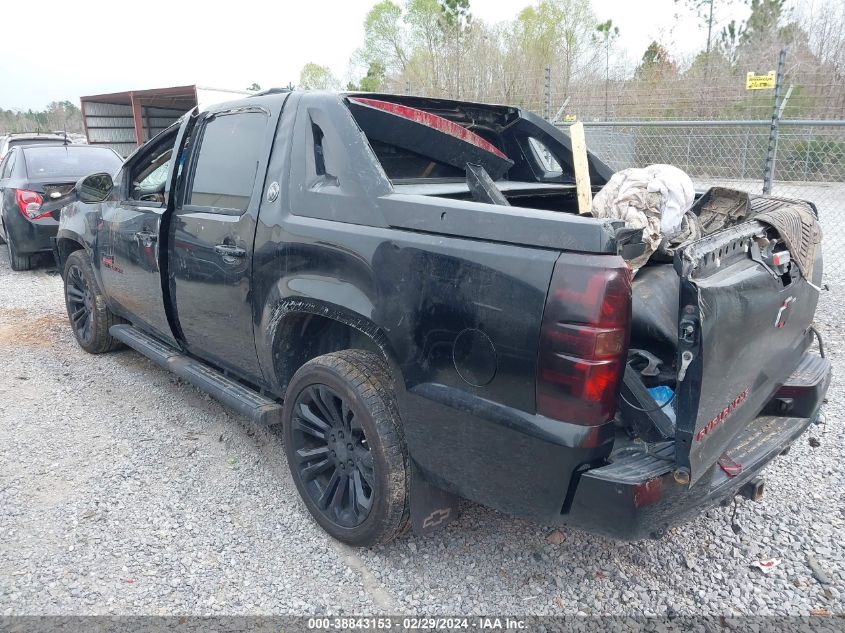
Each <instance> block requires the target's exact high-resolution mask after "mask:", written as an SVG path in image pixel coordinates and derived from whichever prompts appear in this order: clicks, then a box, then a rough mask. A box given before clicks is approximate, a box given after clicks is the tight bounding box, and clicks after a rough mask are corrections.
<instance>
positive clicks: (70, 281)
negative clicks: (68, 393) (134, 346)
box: [62, 250, 123, 354]
mask: <svg viewBox="0 0 845 633" xmlns="http://www.w3.org/2000/svg"><path fill="white" fill-rule="evenodd" d="M63 272H64V274H63V275H62V276H63V277H64V280H65V306H67V316H68V319H70V327H71V329H72V330H73V335H74V336H75V337H76V341H77V343H79V345H80V347H82V349H84V350H85V351H86V352H88V353H89V354H102V353H103V352H109V351H111V350H113V349H116V348H118V347H120V345H121V343H120V341H118V340H117V339H115V338H113V337H112V335H111V334H109V328H110V327H111V326H112V325H115V324H117V323H123V321H122V320H121V319H119V318H118V317H116V316H115V315H114V314H112V312H111V310H109V309H108V307H106V298H105V296H104V295H103V292H102V290H100V287H99V286H98V285H97V278H96V277H95V276H94V269H93V267H92V266H91V262H90V260H89V258H88V255H87V253H86V252H85V251H84V250H78V251H74V252H72V253H71V254H70V255H68V258H67V261H65V267H64V271H63Z"/></svg>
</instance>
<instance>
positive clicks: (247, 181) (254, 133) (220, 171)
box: [187, 110, 269, 215]
mask: <svg viewBox="0 0 845 633" xmlns="http://www.w3.org/2000/svg"><path fill="white" fill-rule="evenodd" d="M268 120H269V117H268V116H267V114H266V113H264V112H263V111H261V110H254V111H246V112H243V111H241V112H235V113H223V114H218V115H215V116H213V118H212V119H211V120H210V121H208V122H207V123H206V124H205V126H204V128H203V130H202V137H201V139H200V147H199V153H198V155H197V157H196V159H195V160H196V162H195V166H194V171H193V176H192V178H191V186H190V191H189V194H188V199H187V206H190V207H202V208H204V209H208V210H210V211H212V212H219V213H227V214H238V215H240V214H241V213H243V212H244V211H246V209H247V207H248V206H249V201H250V198H251V197H252V191H253V187H254V185H255V177H256V173H257V170H258V164H259V160H260V155H261V152H262V148H263V146H264V141H265V136H266V134H267V121H268Z"/></svg>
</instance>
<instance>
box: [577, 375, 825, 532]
mask: <svg viewBox="0 0 845 633" xmlns="http://www.w3.org/2000/svg"><path fill="white" fill-rule="evenodd" d="M830 378H831V371H830V366H829V363H827V369H826V371H825V372H824V375H823V376H822V377H821V380H820V381H819V382H818V383H816V384H813V385H808V386H807V389H806V390H805V393H804V394H803V395H802V396H801V398H800V402H799V404H800V409H801V410H800V412H798V411H796V412H794V413H798V414H799V417H790V416H786V415H760V416H759V417H757V418H756V419H755V420H754V421H753V422H752V423H751V424H750V425H749V426H748V427H747V428H746V429H745V431H743V433H742V434H741V435H740V436H739V437H737V438H736V441H735V442H734V443H733V447H732V448H731V449H730V450H728V451H726V454H727V456H728V457H730V459H731V460H732V461H733V462H735V463H736V464H739V465H741V468H742V470H741V472H739V474H737V475H735V476H730V475H728V474H727V473H726V472H725V471H723V470H722V468H720V467H719V466H718V465H713V466H712V467H711V468H710V470H709V471H708V472H707V473H706V474H705V475H704V476H702V477H701V478H700V479H699V480H698V481H696V482H695V484H694V485H692V486H688V485H682V484H678V483H676V482H675V479H674V477H673V475H672V471H673V468H674V465H675V462H674V451H675V449H674V443H673V442H663V443H662V444H660V445H656V446H652V448H651V454H645V453H640V454H637V455H629V456H626V457H623V458H621V459H619V460H617V461H614V462H613V463H611V464H609V465H607V466H603V467H601V468H596V469H592V470H590V471H588V472H586V473H584V474H583V475H582V476H581V477H580V480H579V481H578V483H577V487H576V490H575V494H574V496H573V499H572V504H571V506H570V507H569V512H567V513H566V514H564V515H562V517H561V519H562V521H563V522H564V523H566V524H568V525H573V526H575V527H580V528H583V529H586V530H589V531H592V532H599V533H602V534H605V535H607V536H611V537H613V538H618V539H623V540H639V539H643V538H647V537H659V536H660V535H662V534H663V533H665V531H666V530H668V529H669V528H670V527H672V526H673V525H676V524H678V523H680V522H681V521H683V520H684V519H686V518H689V517H690V516H692V515H694V514H698V513H700V512H701V511H702V510H704V509H706V508H708V507H711V506H714V505H716V504H718V503H720V502H722V501H724V500H730V499H731V498H732V497H733V496H735V495H736V494H737V493H738V491H739V489H740V488H741V487H742V485H743V484H745V483H746V482H748V481H750V480H752V479H754V478H755V477H756V476H757V475H758V474H759V472H760V471H761V470H762V469H763V468H764V467H765V466H766V464H768V463H769V462H770V461H771V460H772V459H774V458H775V457H776V456H777V455H779V454H780V453H782V452H783V451H784V450H785V449H786V448H787V447H789V445H790V444H792V442H794V441H795V440H796V439H797V438H798V437H799V436H800V435H801V434H802V433H803V432H804V431H805V430H806V429H807V427H808V426H810V424H812V423H813V422H814V421H815V420H816V419H817V418H818V415H819V409H820V408H821V405H822V402H823V400H824V397H825V394H826V393H827V388H828V386H829V384H830ZM793 395H795V394H794V393H793Z"/></svg>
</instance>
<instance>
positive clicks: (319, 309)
mask: <svg viewBox="0 0 845 633" xmlns="http://www.w3.org/2000/svg"><path fill="white" fill-rule="evenodd" d="M302 315H314V316H320V317H324V318H326V319H330V320H332V321H336V322H338V323H341V324H343V325H345V326H346V327H349V328H351V329H353V330H356V331H357V332H359V333H360V334H362V335H364V336H366V337H367V338H368V339H369V340H371V341H372V342H373V344H374V345H375V346H376V347H377V348H378V350H379V351H380V352H381V355H382V356H383V357H384V359H385V361H386V362H387V364H388V365H389V366H390V370H391V373H392V374H393V376H394V378H395V380H394V384H395V388H397V389H402V390H404V388H405V382H404V380H403V378H402V370H401V368H400V366H399V364H398V362H397V359H396V353H395V350H394V349H393V345H392V344H391V343H390V340H389V339H388V337H387V335H386V334H385V332H384V330H383V329H382V328H380V327H379V326H378V325H376V324H375V323H374V322H372V321H370V320H369V319H366V318H364V317H363V316H361V315H360V314H358V313H356V312H353V311H351V310H349V309H346V308H344V307H343V306H339V305H337V304H332V303H329V302H326V301H321V300H319V299H311V298H302V297H290V298H287V299H282V300H279V301H276V302H275V305H274V306H273V307H272V309H271V310H270V318H269V320H268V323H267V329H268V333H269V336H268V339H269V340H270V341H272V344H273V345H274V346H275V342H276V339H277V336H278V335H279V331H280V328H281V327H282V326H283V323H284V322H285V319H287V318H290V317H293V316H302ZM280 386H284V385H280Z"/></svg>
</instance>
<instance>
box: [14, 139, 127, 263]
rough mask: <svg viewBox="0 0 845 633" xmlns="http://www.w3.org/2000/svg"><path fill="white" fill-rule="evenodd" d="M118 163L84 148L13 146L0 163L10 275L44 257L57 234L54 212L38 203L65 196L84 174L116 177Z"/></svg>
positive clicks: (100, 150)
mask: <svg viewBox="0 0 845 633" xmlns="http://www.w3.org/2000/svg"><path fill="white" fill-rule="evenodd" d="M122 162H123V161H122V159H121V158H120V156H119V155H118V154H117V153H116V152H114V151H113V150H110V149H106V148H102V147H91V146H86V145H56V144H45V143H41V144H38V145H16V146H14V147H12V149H11V150H10V151H9V153H8V154H7V156H6V158H5V159H4V160H3V161H2V162H0V236H2V238H3V239H4V240H5V242H6V246H7V247H8V249H9V262H10V264H11V266H12V270H28V269H29V268H30V266H31V263H32V262H31V258H32V255H34V254H36V253H42V252H47V253H49V252H50V248H51V245H50V238H51V237H54V236H55V235H56V231H57V230H58V228H59V222H58V216H59V214H58V211H52V212H50V211H44V210H42V209H41V203H42V201H44V200H45V199H50V198H51V197H52V198H56V197H59V196H61V195H62V194H64V193H67V192H68V191H70V190H71V189H72V188H73V186H74V184H75V183H76V181H77V180H78V179H79V178H80V177H82V176H85V175H87V174H90V173H95V172H102V171H107V172H109V173H116V172H117V170H118V169H119V168H120V165H121V164H122Z"/></svg>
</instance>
